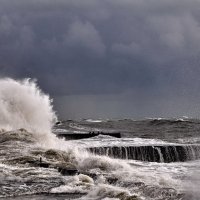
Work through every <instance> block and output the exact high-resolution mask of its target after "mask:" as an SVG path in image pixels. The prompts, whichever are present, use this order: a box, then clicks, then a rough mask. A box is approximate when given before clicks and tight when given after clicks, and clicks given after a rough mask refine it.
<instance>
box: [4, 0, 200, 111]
mask: <svg viewBox="0 0 200 200" xmlns="http://www.w3.org/2000/svg"><path fill="white" fill-rule="evenodd" d="M199 7H200V2H199V1H198V0H191V1H186V0H164V1H159V0H123V1H121V0H84V1H82V0H58V1H53V0H35V1H26V0H18V1H12V2H11V1H7V0H0V75H1V76H9V77H14V78H23V77H27V76H28V77H33V78H37V79H38V82H39V84H40V85H41V87H42V88H43V89H44V90H45V91H46V92H49V93H50V94H51V95H53V96H55V97H56V98H58V97H59V98H61V96H66V95H97V94H98V95H108V94H112V95H117V96H118V97H119V102H121V101H125V99H129V100H130V99H132V97H130V96H128V97H127V96H126V95H125V94H126V93H127V91H128V93H132V94H134V95H137V96H138V98H139V99H140V98H144V99H146V101H147V102H148V100H149V101H151V102H153V101H155V99H154V98H153V96H155V98H157V99H159V98H160V102H163V101H162V100H161V99H163V98H164V99H165V97H169V96H170V100H169V101H174V102H175V101H176V102H178V100H177V99H179V97H181V98H184V102H185V101H186V100H185V99H190V100H188V105H189V104H190V101H192V100H193V99H199V97H197V96H198V95H197V93H198V90H199V87H200V79H199V76H200V68H199V63H200V62H199V49H200V34H199V33H200V14H199V9H198V8H199ZM150 94H152V97H151V98H150V97H148V96H149V95H150ZM123 95H124V98H125V99H123V100H122V99H121V96H123ZM117 96H115V98H118V97H117ZM188 97H190V98H188ZM105 98H106V97H105ZM173 98H174V100H173ZM166 99H167V98H166ZM96 102H98V101H97V100H96ZM98 103H99V102H98ZM77 104H78V103H77ZM108 104H111V103H108ZM116 105H118V107H120V103H118V104H116ZM161 105H164V103H162V104H161ZM166 105H168V104H167V103H166ZM184 105H185V103H184ZM134 106H135V107H136V106H137V105H134ZM122 107H123V106H122ZM140 107H141V106H139V108H140ZM186 107H187V106H186ZM99 109H100V108H99ZM145 110H149V109H148V108H146V109H145ZM158 110H159V109H158ZM171 110H173V109H171ZM124 112H125V113H126V112H128V111H126V109H125V111H124ZM131 112H132V113H133V112H134V110H133V111H131ZM144 112H145V111H142V113H144ZM152 112H153V111H152ZM136 113H137V112H136ZM149 113H150V111H149ZM158 113H159V111H158ZM160 113H161V112H160ZM177 113H180V112H179V111H177Z"/></svg>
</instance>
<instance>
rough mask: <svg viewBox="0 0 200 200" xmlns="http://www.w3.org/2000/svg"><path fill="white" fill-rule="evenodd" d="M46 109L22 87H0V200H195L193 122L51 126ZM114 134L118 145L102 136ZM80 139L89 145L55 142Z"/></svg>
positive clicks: (6, 82)
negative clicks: (62, 136) (69, 136)
mask: <svg viewBox="0 0 200 200" xmlns="http://www.w3.org/2000/svg"><path fill="white" fill-rule="evenodd" d="M51 102H52V101H51V99H50V97H49V96H48V95H46V94H44V93H43V92H42V91H41V90H40V89H39V88H38V86H37V85H36V83H35V82H33V81H31V80H29V79H25V80H23V81H15V80H13V79H0V198H1V199H10V200H11V199H12V200H13V199H17V200H18V199H20V200H27V199H34V200H47V199H50V200H51V199H52V200H53V199H57V200H64V199H66V200H69V199H79V200H146V199H147V200H199V199H200V192H199V185H200V175H199V174H200V173H199V172H200V170H199V167H200V137H199V129H200V120H197V119H188V118H183V119H143V120H136V121H135V120H131V119H120V120H92V119H85V120H79V121H73V120H66V121H61V122H60V123H57V125H55V126H53V125H54V124H55V122H56V120H57V117H56V115H55V112H54V111H53V107H52V104H51ZM93 132H98V133H99V134H97V135H95V134H91V133H93ZM115 132H120V133H121V138H115V137H112V136H111V135H112V134H111V135H105V134H103V133H115ZM88 133H90V135H91V136H94V137H90V138H85V139H80V138H79V139H78V140H75V138H76V137H74V140H66V139H64V138H63V139H61V138H60V137H59V135H61V134H62V135H63V134H64V135H66V134H72V135H76V134H79V136H80V134H83V135H84V134H88ZM69 172H70V173H69Z"/></svg>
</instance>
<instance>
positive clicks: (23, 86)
mask: <svg viewBox="0 0 200 200" xmlns="http://www.w3.org/2000/svg"><path fill="white" fill-rule="evenodd" d="M0 86H1V87H0V113H1V115H0V128H1V129H5V130H16V129H19V128H25V129H26V130H28V131H30V132H33V133H34V132H37V133H41V132H42V133H43V132H45V133H49V132H51V128H52V124H53V123H54V122H55V120H56V115H55V112H54V111H53V108H52V100H51V99H50V98H49V96H48V95H46V94H44V93H43V92H42V91H41V90H40V89H39V87H38V86H37V84H36V82H35V81H33V80H30V79H24V80H21V81H17V80H13V79H10V78H6V79H0Z"/></svg>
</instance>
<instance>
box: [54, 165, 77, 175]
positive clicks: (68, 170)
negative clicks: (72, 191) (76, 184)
mask: <svg viewBox="0 0 200 200" xmlns="http://www.w3.org/2000/svg"><path fill="white" fill-rule="evenodd" d="M58 172H60V173H61V174H62V175H63V176H74V175H78V174H79V171H78V170H77V169H76V168H65V167H58Z"/></svg>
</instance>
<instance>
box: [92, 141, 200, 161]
mask: <svg viewBox="0 0 200 200" xmlns="http://www.w3.org/2000/svg"><path fill="white" fill-rule="evenodd" d="M88 150H89V151H90V152H92V153H94V154H97V155H106V156H110V157H112V158H119V159H132V160H141V161H149V162H166V163H169V162H184V161H188V160H196V159H199V158H200V146H199V145H164V146H159V145H156V146H121V147H119V146H112V147H91V148H88Z"/></svg>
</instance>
